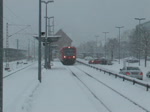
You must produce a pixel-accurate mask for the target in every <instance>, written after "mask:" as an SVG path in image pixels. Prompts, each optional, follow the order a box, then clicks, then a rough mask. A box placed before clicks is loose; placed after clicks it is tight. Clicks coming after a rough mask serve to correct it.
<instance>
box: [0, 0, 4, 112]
mask: <svg viewBox="0 0 150 112" xmlns="http://www.w3.org/2000/svg"><path fill="white" fill-rule="evenodd" d="M0 112H3V0H0Z"/></svg>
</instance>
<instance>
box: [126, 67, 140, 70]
mask: <svg viewBox="0 0 150 112" xmlns="http://www.w3.org/2000/svg"><path fill="white" fill-rule="evenodd" d="M127 70H140V69H139V68H138V67H127Z"/></svg>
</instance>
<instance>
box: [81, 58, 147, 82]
mask: <svg viewBox="0 0 150 112" xmlns="http://www.w3.org/2000/svg"><path fill="white" fill-rule="evenodd" d="M78 60H79V61H82V62H84V63H87V64H88V61H87V60H84V59H78ZM112 63H113V65H101V64H92V66H96V67H98V68H102V69H106V70H111V71H112V72H115V73H117V74H118V73H119V71H120V69H121V68H123V66H124V62H123V60H120V64H119V62H118V61H113V62H112ZM126 66H136V67H139V68H140V69H141V70H142V72H143V80H144V81H146V82H148V83H150V79H149V78H147V77H146V73H147V72H148V71H150V61H147V67H145V66H144V60H141V61H140V66H139V63H128V62H126Z"/></svg>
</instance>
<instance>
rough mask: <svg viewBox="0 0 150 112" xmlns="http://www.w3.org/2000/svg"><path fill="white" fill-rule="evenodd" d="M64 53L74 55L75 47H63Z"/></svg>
mask: <svg viewBox="0 0 150 112" xmlns="http://www.w3.org/2000/svg"><path fill="white" fill-rule="evenodd" d="M64 55H66V56H75V49H73V48H68V49H64Z"/></svg>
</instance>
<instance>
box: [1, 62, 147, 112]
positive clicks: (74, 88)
mask: <svg viewBox="0 0 150 112" xmlns="http://www.w3.org/2000/svg"><path fill="white" fill-rule="evenodd" d="M82 61H84V60H82ZM37 64H38V63H34V64H32V65H31V66H29V67H27V68H25V69H23V70H21V71H19V72H16V73H15V74H14V75H12V76H10V77H7V78H4V99H3V100H4V112H108V111H107V110H101V105H100V104H99V103H96V102H95V101H94V100H93V99H92V97H91V96H90V94H89V93H88V91H87V90H86V89H85V88H84V87H83V85H81V84H79V82H77V80H76V79H75V78H74V76H73V75H71V73H70V72H68V71H67V69H66V66H63V65H62V64H61V63H60V62H59V61H58V60H55V61H54V62H53V66H52V69H50V70H45V69H42V83H39V82H38V80H37V79H38V66H37ZM149 65H150V64H148V66H149ZM74 66H76V67H78V68H80V69H83V70H85V71H87V72H89V73H94V74H93V75H95V76H97V77H98V78H99V80H101V81H102V82H105V83H106V84H107V85H109V86H111V87H112V88H113V89H115V90H117V91H119V92H121V93H122V94H124V95H126V96H127V97H129V98H130V99H132V100H133V101H135V102H136V103H137V104H140V105H141V106H142V107H144V108H146V109H147V110H148V112H149V111H150V107H149V104H150V100H149V98H150V90H149V91H146V90H145V88H142V87H141V86H138V85H134V86H133V84H131V83H130V82H128V81H125V82H123V81H121V80H119V79H115V78H114V77H110V76H108V75H104V73H103V72H98V71H96V70H94V69H91V68H89V67H85V66H83V65H80V64H78V63H76V64H75V65H74ZM95 66H99V67H104V68H106V69H111V70H113V71H115V72H118V70H119V69H120V68H121V67H122V66H123V65H122V64H117V62H114V64H113V65H108V66H107V65H106V66H104V65H95ZM141 69H142V71H143V72H144V73H145V72H147V71H148V70H149V68H148V67H147V68H145V67H142V66H141ZM144 70H145V71H144ZM5 73H6V72H4V74H5ZM82 79H84V80H85V81H86V82H87V83H88V84H89V86H90V81H89V80H88V79H87V78H86V77H84V76H82ZM144 80H146V81H150V80H149V79H147V78H146V77H145V78H144ZM91 83H93V82H91ZM97 86H99V85H97V84H95V85H94V88H97ZM94 88H93V89H94ZM99 88H100V89H96V90H94V91H95V92H96V93H97V94H98V95H100V96H101V99H102V100H103V101H104V102H105V103H106V105H107V106H108V107H109V108H110V109H111V110H112V112H126V111H127V112H144V110H141V109H138V108H136V106H132V105H129V104H128V103H127V102H126V101H125V102H126V103H121V102H122V101H123V100H122V98H120V97H118V98H117V99H115V100H114V99H113V94H114V93H111V92H110V91H109V92H108V90H103V89H104V88H103V87H102V86H100V87H99ZM102 88H103V89H102ZM107 95H108V96H107ZM115 102H117V103H118V104H119V105H116V104H117V103H115ZM119 102H120V103H119ZM123 104H126V105H123ZM127 105H128V106H127Z"/></svg>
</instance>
